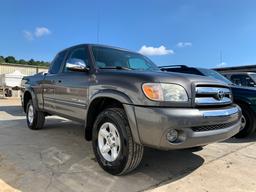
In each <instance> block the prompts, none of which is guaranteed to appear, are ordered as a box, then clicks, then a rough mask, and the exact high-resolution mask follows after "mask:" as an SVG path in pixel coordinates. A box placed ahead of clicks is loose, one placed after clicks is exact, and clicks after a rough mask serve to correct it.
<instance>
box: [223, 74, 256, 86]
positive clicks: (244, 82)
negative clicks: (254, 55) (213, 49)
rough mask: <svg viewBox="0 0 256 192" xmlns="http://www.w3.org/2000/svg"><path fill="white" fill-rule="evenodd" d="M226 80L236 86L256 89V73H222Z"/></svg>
mask: <svg viewBox="0 0 256 192" xmlns="http://www.w3.org/2000/svg"><path fill="white" fill-rule="evenodd" d="M222 75H224V76H225V77H226V78H228V79H229V80H230V81H232V82H233V83H234V84H236V85H238V86H242V87H254V88H255V89H256V73H253V72H228V73H225V72H222Z"/></svg>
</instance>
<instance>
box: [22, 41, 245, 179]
mask: <svg viewBox="0 0 256 192" xmlns="http://www.w3.org/2000/svg"><path fill="white" fill-rule="evenodd" d="M22 87H23V92H22V97H21V98H22V99H21V100H22V105H23V108H24V111H25V112H26V116H27V125H28V127H29V128H31V129H33V130H38V129H41V128H42V127H43V125H44V122H45V117H46V116H48V115H59V116H62V117H65V118H68V119H71V120H74V121H78V122H81V123H83V124H84V127H85V138H86V139H87V140H92V145H93V150H94V153H95V156H96V159H97V161H98V163H99V164H100V166H101V167H102V168H103V169H104V170H105V171H107V172H109V173H111V174H113V175H122V174H125V173H128V172H129V171H131V170H133V169H135V168H136V167H137V166H138V165H139V163H140V161H141V159H142V156H143V150H144V146H148V147H153V148H157V149H162V150H170V149H182V148H191V147H196V146H203V145H207V144H209V143H212V142H216V141H221V140H225V139H227V138H230V137H232V136H233V135H235V134H236V133H238V131H239V129H240V127H241V110H240V108H239V107H238V106H237V105H234V104H233V102H232V100H233V99H232V94H231V90H230V88H229V87H228V85H227V84H224V83H223V82H220V81H218V80H214V79H211V78H207V77H203V76H196V75H188V74H179V73H170V72H163V71H160V70H159V68H158V67H157V66H156V65H155V64H153V63H152V61H150V60H149V59H148V58H146V57H145V56H142V55H140V54H138V53H133V52H130V51H127V50H123V49H118V48H113V47H108V46H102V45H93V44H82V45H77V46H73V47H70V48H68V49H65V50H63V51H61V52H59V53H58V54H57V56H56V57H55V59H54V60H53V62H52V64H51V66H50V68H49V72H48V73H44V74H43V73H41V74H37V75H34V76H29V77H25V78H24V79H23V80H22Z"/></svg>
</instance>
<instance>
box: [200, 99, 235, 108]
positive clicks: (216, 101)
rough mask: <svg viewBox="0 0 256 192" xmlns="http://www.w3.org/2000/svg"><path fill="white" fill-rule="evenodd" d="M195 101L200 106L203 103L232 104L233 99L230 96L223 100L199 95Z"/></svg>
mask: <svg viewBox="0 0 256 192" xmlns="http://www.w3.org/2000/svg"><path fill="white" fill-rule="evenodd" d="M195 103H196V104H197V105H198V106H199V105H200V106H203V105H216V104H218V105H227V104H231V103H232V100H231V99H230V98H228V97H224V98H223V99H222V100H217V99H215V98H214V97H197V98H196V99H195Z"/></svg>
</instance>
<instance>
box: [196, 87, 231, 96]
mask: <svg viewBox="0 0 256 192" xmlns="http://www.w3.org/2000/svg"><path fill="white" fill-rule="evenodd" d="M219 91H223V92H224V93H225V94H230V93H231V91H230V89H228V88H223V87H196V93H197V94H216V93H218V92H219Z"/></svg>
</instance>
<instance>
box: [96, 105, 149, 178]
mask: <svg viewBox="0 0 256 192" xmlns="http://www.w3.org/2000/svg"><path fill="white" fill-rule="evenodd" d="M92 144H93V150H94V153H95V156H96V159H97V161H98V163H99V165H100V166H101V167H102V168H103V169H104V170H105V171H107V172H108V173H110V174H113V175H123V174H126V173H128V172H130V171H132V170H133V169H135V168H136V167H137V166H138V165H139V163H140V161H141V159H142V156H143V151H144V148H143V146H141V145H139V144H137V143H135V142H134V141H133V138H132V135H131V130H130V127H129V124H128V120H127V117H126V114H125V112H124V110H123V109H120V108H108V109H105V110H104V111H103V112H101V113H100V114H99V115H98V117H97V119H96V121H95V123H94V127H93V142H92Z"/></svg>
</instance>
